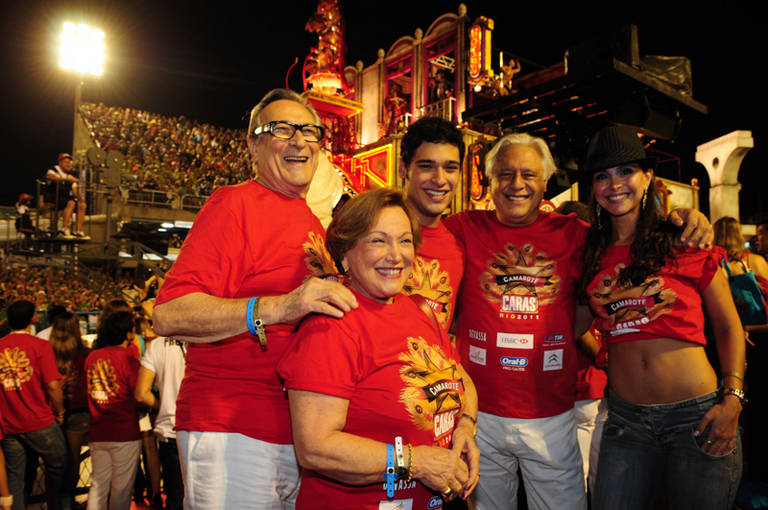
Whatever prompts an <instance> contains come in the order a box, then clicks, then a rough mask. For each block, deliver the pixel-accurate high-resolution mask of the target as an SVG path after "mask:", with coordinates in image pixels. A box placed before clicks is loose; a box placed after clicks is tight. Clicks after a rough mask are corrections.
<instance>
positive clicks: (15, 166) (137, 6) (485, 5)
mask: <svg viewBox="0 0 768 510" xmlns="http://www.w3.org/2000/svg"><path fill="white" fill-rule="evenodd" d="M528 4H529V6H527V7H520V8H519V7H513V6H514V5H515V3H513V2H498V1H493V2H492V1H488V0H483V1H479V0H478V1H469V2H466V5H467V8H468V14H469V17H470V18H471V19H474V18H476V17H477V16H480V15H485V16H487V17H490V18H493V19H494V20H495V23H496V28H495V30H494V32H493V44H494V47H495V48H497V49H503V50H504V51H506V52H509V53H511V54H516V55H518V56H520V57H522V58H523V62H524V67H523V73H526V72H530V71H532V70H535V69H536V68H537V65H538V66H541V67H545V66H548V65H551V64H554V63H556V62H558V61H560V60H562V57H563V53H564V51H565V49H566V48H567V47H568V46H571V45H574V44H577V43H580V42H583V41H585V40H587V39H589V38H591V37H592V36H594V35H595V34H597V33H600V32H603V31H606V30H609V29H611V28H614V27H617V26H620V25H624V24H628V23H636V24H637V25H638V26H639V40H640V53H641V54H659V55H684V56H687V57H689V58H690V59H691V61H692V69H693V92H694V94H693V97H694V98H695V99H696V100H698V101H700V102H702V103H704V104H706V105H707V106H708V107H709V109H710V114H709V116H707V117H704V118H699V119H695V120H693V121H690V122H688V123H686V124H685V125H684V126H683V129H682V131H681V134H680V137H679V138H678V140H677V142H676V143H675V146H674V149H675V153H676V154H677V155H679V156H680V157H681V158H682V163H683V180H684V181H688V180H689V179H690V178H691V177H699V179H700V180H702V179H704V180H705V179H706V174H705V173H704V172H703V170H702V169H701V168H699V167H697V166H696V165H695V164H694V154H695V148H696V145H698V144H701V143H704V142H706V141H709V140H711V139H712V138H716V137H718V136H721V135H723V134H726V133H728V132H730V131H733V130H736V129H743V130H751V131H752V135H753V137H754V139H755V144H756V145H757V146H758V147H757V148H755V149H752V150H751V151H750V152H749V153H748V155H747V157H746V158H745V160H744V164H743V165H742V168H741V173H740V181H741V183H742V185H743V190H742V192H741V215H742V220H743V221H745V222H749V221H750V220H752V219H753V217H754V216H755V215H756V214H758V213H761V212H763V211H765V212H768V205H762V204H761V195H763V194H764V191H763V188H762V186H763V184H764V182H765V181H764V179H762V177H761V173H762V171H763V168H764V167H765V163H766V156H765V149H762V148H761V147H759V146H760V143H761V140H763V139H765V137H764V134H765V133H766V122H765V120H764V119H763V118H762V116H763V110H764V108H763V103H764V100H762V99H761V98H760V95H759V92H762V91H763V89H764V88H765V86H764V79H759V78H758V72H759V69H761V68H762V67H763V66H764V62H763V61H762V59H760V58H759V52H758V48H761V47H763V48H764V47H765V44H764V42H763V40H762V38H763V37H764V32H765V26H764V22H763V20H762V17H761V16H759V15H757V13H754V12H753V13H751V14H750V13H749V12H742V13H740V14H741V17H742V18H744V19H738V18H737V17H736V16H735V15H730V14H727V13H726V14H723V13H720V12H701V11H700V12H696V13H693V12H690V11H683V10H682V9H681V8H678V7H675V8H676V9H677V10H678V11H679V12H669V10H668V9H669V6H671V5H673V3H670V2H665V3H659V4H657V5H656V6H654V5H645V4H643V10H642V11H640V10H637V11H636V12H633V13H632V14H631V15H629V14H620V13H618V12H617V11H616V7H617V6H618V5H620V4H617V3H615V2H614V3H612V4H609V5H611V8H610V9H609V8H605V9H598V8H594V11H593V12H589V13H587V12H582V11H577V10H576V6H577V5H579V6H581V5H584V4H585V2H578V3H574V4H573V5H574V7H573V8H572V10H571V11H562V10H561V11H557V10H556V9H555V7H554V5H555V4H554V3H548V2H528ZM458 5H459V3H458V2H451V1H447V2H446V1H426V0H419V1H413V0H409V1H405V0H391V1H387V2H367V1H365V2H364V1H354V0H346V1H343V2H342V8H343V10H344V14H345V20H346V34H347V46H348V51H347V63H350V64H354V63H355V62H356V61H358V60H362V61H363V63H364V64H365V65H366V66H368V65H370V64H372V63H374V62H375V60H376V51H377V49H378V48H384V49H385V50H386V49H388V48H389V47H390V46H391V45H392V43H394V42H395V40H396V39H398V38H399V37H401V36H404V35H413V33H414V30H415V29H416V28H421V29H423V30H424V31H426V29H427V28H428V27H429V25H430V24H431V23H432V21H434V20H435V19H436V18H437V17H438V16H439V15H441V14H443V13H445V12H448V11H451V12H456V11H457V9H458ZM621 5H624V6H625V8H629V7H631V8H632V9H639V8H640V5H641V4H640V3H625V4H621ZM702 5H703V4H702ZM374 6H375V7H377V8H374ZM315 7H316V4H315V2H314V1H310V0H295V1H292V2H282V1H281V2H274V3H267V2H262V1H258V0H257V1H254V2H250V3H246V2H237V3H234V2H232V3H230V2H226V1H220V2H205V3H196V2H177V1H164V0H160V1H157V0H155V1H134V2H128V1H109V2H108V1H102V2H83V1H81V2H77V1H71V2H52V1H34V0H30V1H15V0H12V1H5V2H3V9H2V19H1V21H0V23H2V32H0V37H2V49H3V56H2V59H3V64H4V65H3V70H4V72H3V73H2V77H1V78H0V80H2V89H1V90H2V92H3V98H2V104H3V111H4V113H5V115H4V116H3V117H4V119H3V122H2V125H3V128H2V129H3V132H2V133H0V144H2V154H3V155H4V160H5V161H4V166H5V168H4V169H3V175H4V176H7V177H6V179H7V180H6V182H5V185H4V186H2V187H1V189H0V195H1V196H0V204H2V205H12V204H13V203H14V202H15V200H16V198H17V197H18V194H19V193H20V192H22V191H26V192H29V193H34V179H35V178H36V177H39V176H42V175H43V173H44V171H45V169H46V168H48V167H49V166H51V165H52V164H54V163H55V159H56V155H57V154H58V153H59V152H69V151H70V150H71V144H72V115H73V111H72V110H73V101H74V95H73V94H74V92H73V90H74V88H73V84H74V82H73V80H72V78H71V77H70V76H68V75H67V74H65V72H63V71H60V70H59V69H58V68H57V58H56V42H57V37H58V33H59V32H60V30H61V24H62V22H63V21H65V20H68V21H74V22H79V21H85V22H87V23H89V24H91V25H94V26H98V27H99V28H101V29H102V30H103V31H104V32H105V33H106V44H107V63H106V71H105V74H104V75H103V76H102V77H101V78H98V79H88V80H87V81H86V83H85V87H84V93H83V99H84V100H86V101H94V102H98V101H102V102H104V103H106V104H108V105H118V106H126V107H134V108H139V109H144V110H149V111H152V112H157V113H162V114H166V115H185V116H186V117H188V118H190V119H195V120H198V121H202V122H209V123H212V124H215V125H219V126H224V127H237V128H244V127H245V126H246V125H247V121H246V118H247V117H244V116H245V115H246V114H247V112H248V111H249V109H250V108H251V107H252V106H253V104H254V103H256V102H257V101H258V99H259V98H260V97H261V96H262V95H263V94H264V93H265V92H266V91H267V90H269V89H271V88H274V87H279V86H284V84H285V75H286V71H287V70H288V68H289V67H290V66H291V64H292V63H293V61H294V59H295V58H298V59H299V64H298V65H297V66H296V68H294V70H293V72H292V73H291V75H290V80H289V84H290V85H291V87H292V88H294V89H295V90H299V91H300V87H301V82H300V66H301V62H302V61H303V59H304V57H305V56H306V55H307V53H308V51H309V49H310V47H311V46H312V45H313V44H314V43H315V42H316V36H315V35H314V34H311V33H309V32H306V31H304V25H305V23H306V21H307V19H308V18H309V17H310V16H311V15H312V14H313V12H314V10H315ZM537 9H538V10H537ZM702 198H705V197H702ZM762 202H763V203H764V202H765V201H764V200H762Z"/></svg>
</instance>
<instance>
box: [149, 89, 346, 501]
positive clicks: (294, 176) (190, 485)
mask: <svg viewBox="0 0 768 510" xmlns="http://www.w3.org/2000/svg"><path fill="white" fill-rule="evenodd" d="M323 135H324V130H323V127H322V126H321V123H320V119H319V118H318V116H317V113H316V112H315V111H314V109H313V108H312V107H311V106H309V105H308V104H307V103H306V102H305V101H304V100H303V99H302V98H301V96H299V95H297V94H296V93H295V92H292V91H290V90H287V89H276V90H272V91H270V92H269V93H267V95H266V96H264V98H263V99H262V100H261V102H260V103H259V104H257V105H256V106H255V107H254V108H253V110H252V112H251V119H250V125H249V127H248V148H249V150H250V152H251V157H252V160H253V162H254V167H255V171H256V178H255V179H254V180H251V181H248V182H244V183H241V184H238V185H236V186H226V187H224V188H221V189H219V190H217V191H216V193H214V194H213V195H212V196H211V197H210V198H209V199H208V201H207V202H206V204H205V206H204V207H203V208H202V209H201V210H200V213H199V214H198V215H197V218H196V219H195V224H194V226H193V227H192V230H190V232H189V235H188V236H187V239H186V241H185V242H184V246H183V247H182V249H181V253H180V254H179V257H178V260H177V261H176V263H175V264H174V266H173V268H172V269H171V271H170V272H169V273H168V275H167V277H166V280H165V282H164V284H163V287H162V288H161V290H160V294H159V295H158V298H157V301H156V303H155V309H154V329H155V331H156V332H157V333H158V334H160V335H163V336H178V337H181V338H183V339H184V340H185V341H187V342H188V350H187V355H186V360H187V370H186V375H185V378H184V381H183V382H182V385H181V389H180V391H179V397H178V402H177V408H176V430H177V440H178V443H179V454H180V457H181V462H182V470H183V474H184V482H185V505H186V506H188V507H189V508H206V509H209V508H210V509H213V508H260V509H262V508H263V509H283V508H294V504H295V499H296V494H297V492H298V481H299V471H298V467H297V464H296V457H295V454H294V451H293V446H292V444H291V442H292V438H291V424H290V419H289V415H288V402H287V399H286V398H285V396H284V393H283V391H282V385H281V383H280V381H279V380H278V378H277V375H276V372H275V366H276V364H277V361H278V360H279V359H280V357H281V355H282V353H283V351H284V350H285V348H286V347H287V345H288V344H289V343H290V341H291V339H292V337H293V330H294V327H295V324H296V323H297V322H298V321H299V320H300V319H301V318H302V317H304V316H305V315H307V314H309V313H324V314H327V315H331V316H333V317H341V316H342V315H343V314H344V313H345V312H348V311H350V310H351V309H352V308H356V307H357V303H356V301H355V298H354V296H353V294H352V293H351V292H350V291H349V290H348V289H346V288H345V287H343V286H342V285H341V284H340V283H338V282H335V281H326V280H323V279H320V278H317V276H322V275H323V274H325V273H330V272H333V263H332V262H331V259H330V257H329V256H328V255H327V251H326V250H325V247H324V237H325V233H324V229H323V227H322V226H321V224H320V222H319V221H318V219H317V218H316V217H315V216H314V215H313V214H312V211H311V210H310V209H309V207H307V204H306V202H305V197H306V194H307V190H308V188H309V185H310V182H311V181H312V177H313V175H314V173H315V170H316V169H317V162H318V154H319V150H320V141H321V140H322V138H323Z"/></svg>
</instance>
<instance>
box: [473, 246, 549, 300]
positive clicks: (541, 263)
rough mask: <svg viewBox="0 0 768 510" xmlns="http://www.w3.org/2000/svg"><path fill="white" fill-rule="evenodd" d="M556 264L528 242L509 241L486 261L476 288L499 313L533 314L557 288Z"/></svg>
mask: <svg viewBox="0 0 768 510" xmlns="http://www.w3.org/2000/svg"><path fill="white" fill-rule="evenodd" d="M556 265H557V264H556V262H555V261H554V260H551V259H550V258H549V257H548V256H547V254H546V253H544V252H543V251H539V252H534V248H533V246H532V245H531V244H525V245H523V246H522V247H521V248H518V247H517V246H515V245H513V244H512V243H509V244H507V245H506V246H505V247H504V251H502V252H500V253H494V254H493V258H491V259H490V260H489V261H488V262H487V263H486V271H484V272H483V273H482V274H481V275H480V288H481V289H482V291H483V293H484V294H485V297H486V299H488V300H489V301H490V302H492V303H498V304H499V305H500V306H499V311H500V312H501V313H506V314H533V315H535V314H538V313H539V307H540V306H542V305H546V304H548V303H551V302H552V301H554V299H555V298H556V297H557V294H558V291H559V290H560V276H559V275H558V274H557V273H556Z"/></svg>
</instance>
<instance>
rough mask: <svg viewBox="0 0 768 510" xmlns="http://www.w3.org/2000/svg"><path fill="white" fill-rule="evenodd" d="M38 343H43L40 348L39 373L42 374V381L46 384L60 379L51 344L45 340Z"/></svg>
mask: <svg viewBox="0 0 768 510" xmlns="http://www.w3.org/2000/svg"><path fill="white" fill-rule="evenodd" d="M40 343H41V344H44V345H43V346H42V349H41V350H40V373H41V374H42V376H43V382H44V383H46V384H48V383H49V382H51V381H56V380H58V379H61V374H60V373H59V369H58V367H57V366H56V356H55V355H54V354H53V347H51V344H49V343H48V342H46V341H45V340H42V341H41V342H40Z"/></svg>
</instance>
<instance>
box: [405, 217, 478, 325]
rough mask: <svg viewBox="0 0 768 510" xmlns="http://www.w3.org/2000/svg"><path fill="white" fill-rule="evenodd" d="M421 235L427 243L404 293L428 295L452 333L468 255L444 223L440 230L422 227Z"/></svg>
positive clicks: (417, 256)
mask: <svg viewBox="0 0 768 510" xmlns="http://www.w3.org/2000/svg"><path fill="white" fill-rule="evenodd" d="M421 233H422V238H423V239H424V242H423V244H422V245H421V248H419V253H418V254H417V255H416V259H415V260H414V262H413V272H412V273H411V276H410V278H408V282H407V283H406V284H405V288H404V290H405V293H406V294H420V295H422V296H424V298H425V299H426V301H427V303H428V304H429V306H430V307H431V308H432V311H433V312H434V313H435V316H436V317H437V320H438V322H439V323H440V326H441V327H442V328H443V329H444V330H445V331H448V328H450V327H451V320H452V319H453V313H454V311H455V309H456V297H457V296H458V293H459V285H460V284H461V277H462V276H463V275H464V252H463V251H462V249H461V245H460V244H459V243H458V241H456V238H455V237H453V234H451V233H450V231H448V229H447V228H445V225H443V223H442V222H440V224H438V226H437V227H424V226H422V227H421Z"/></svg>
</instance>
